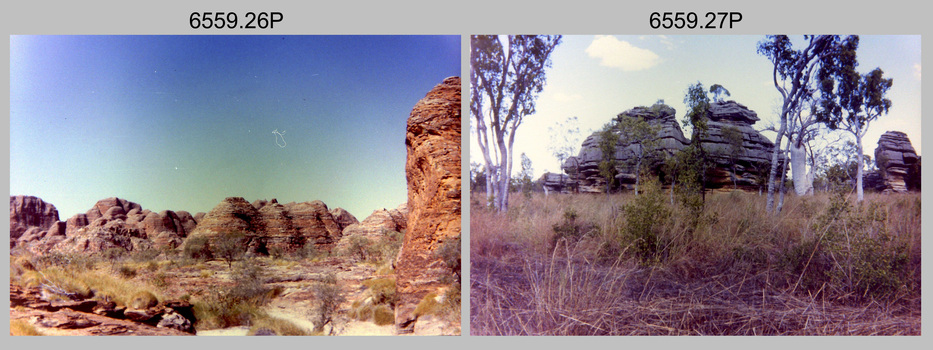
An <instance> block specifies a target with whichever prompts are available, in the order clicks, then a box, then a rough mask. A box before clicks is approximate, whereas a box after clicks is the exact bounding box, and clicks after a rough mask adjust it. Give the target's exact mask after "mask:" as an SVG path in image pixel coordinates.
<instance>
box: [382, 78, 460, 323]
mask: <svg viewBox="0 0 933 350" xmlns="http://www.w3.org/2000/svg"><path fill="white" fill-rule="evenodd" d="M460 116H461V114H460V78H459V77H451V78H447V79H445V80H444V82H443V83H441V84H440V85H438V86H435V87H434V89H432V90H431V91H430V92H428V94H427V95H426V96H425V97H424V98H423V99H421V101H418V103H417V104H416V105H415V107H414V109H413V110H412V112H411V115H410V117H409V118H408V125H407V133H406V135H405V145H406V146H407V149H408V156H407V161H406V163H405V177H406V179H407V180H408V222H407V231H406V233H405V241H404V243H403V244H402V249H401V251H400V252H399V257H398V263H397V264H396V284H397V290H398V295H399V302H398V304H397V306H396V310H395V323H396V326H397V327H398V330H399V332H400V333H410V332H412V331H413V330H414V327H415V322H416V321H417V319H418V315H416V314H415V313H414V311H415V307H416V306H417V305H418V303H419V302H420V301H421V300H422V299H423V298H425V297H426V296H428V295H429V294H430V293H439V291H440V288H442V286H443V285H442V283H441V279H442V277H443V276H445V275H449V274H450V271H449V268H448V267H447V266H446V264H445V262H444V261H443V260H442V259H441V258H440V257H439V256H438V255H437V254H436V253H435V252H436V251H437V250H438V249H439V248H440V247H441V246H442V245H443V244H444V243H445V242H447V241H451V240H457V239H458V238H459V236H460V208H461V206H460V204H461V198H460V186H461V174H460V141H461V131H460Z"/></svg>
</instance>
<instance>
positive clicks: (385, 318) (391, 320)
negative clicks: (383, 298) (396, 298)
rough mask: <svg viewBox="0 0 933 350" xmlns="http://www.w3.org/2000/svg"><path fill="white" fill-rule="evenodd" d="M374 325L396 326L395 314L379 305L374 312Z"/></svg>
mask: <svg viewBox="0 0 933 350" xmlns="http://www.w3.org/2000/svg"><path fill="white" fill-rule="evenodd" d="M372 313H373V323H375V324H377V325H379V326H388V325H390V324H395V312H393V311H392V309H390V308H389V307H387V306H385V305H377V306H376V307H374V308H373V310H372Z"/></svg>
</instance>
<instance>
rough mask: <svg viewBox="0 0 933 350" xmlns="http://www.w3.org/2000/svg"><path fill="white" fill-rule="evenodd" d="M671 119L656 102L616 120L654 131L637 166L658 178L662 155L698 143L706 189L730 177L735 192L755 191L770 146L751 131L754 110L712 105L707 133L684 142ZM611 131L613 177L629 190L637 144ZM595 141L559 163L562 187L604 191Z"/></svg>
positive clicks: (728, 104)
mask: <svg viewBox="0 0 933 350" xmlns="http://www.w3.org/2000/svg"><path fill="white" fill-rule="evenodd" d="M675 115H676V111H675V110H674V109H673V108H671V107H670V106H667V105H663V104H656V105H654V106H651V107H635V108H633V109H630V110H628V111H625V112H622V113H620V114H619V115H618V116H617V117H616V118H617V119H624V118H638V119H642V120H645V121H646V122H647V123H648V124H649V125H653V126H654V127H655V128H656V129H657V130H658V134H657V138H656V139H655V141H656V147H655V148H654V151H655V155H654V156H652V157H648V158H646V159H644V160H643V162H644V163H643V164H642V166H643V167H644V168H646V169H648V170H649V172H650V173H652V174H655V175H657V176H660V174H661V173H662V172H663V167H662V166H663V162H664V159H665V158H666V157H668V156H671V155H674V154H675V153H677V152H678V151H680V150H683V149H684V148H685V147H687V146H689V145H690V144H691V142H699V143H700V145H701V146H702V147H703V149H704V150H705V151H706V152H707V154H708V156H709V159H710V161H711V162H712V166H711V167H709V168H708V170H707V174H706V175H707V176H706V178H707V183H706V188H722V187H731V186H733V176H734V178H735V183H736V185H737V186H738V187H739V188H744V189H748V190H751V189H755V190H757V189H758V186H759V184H761V183H762V182H763V181H766V179H763V176H762V174H765V173H766V171H767V170H769V166H770V164H771V156H770V155H771V151H772V150H773V148H774V143H773V142H771V140H768V139H767V138H765V137H764V136H763V135H761V133H759V132H758V131H756V130H755V129H754V128H753V127H752V125H754V124H755V122H757V121H758V120H759V119H758V116H757V114H756V113H755V112H754V111H752V110H750V109H748V108H747V107H745V106H743V105H741V104H739V103H737V102H735V101H726V102H714V103H711V104H710V108H709V114H708V118H709V119H708V121H707V125H708V132H707V135H705V136H703V137H702V138H700V139H698V140H687V138H686V137H684V134H683V131H682V130H681V129H680V125H679V124H678V122H677V119H676V117H675ZM614 131H615V132H616V133H618V134H619V135H620V136H621V137H620V141H619V142H618V143H617V144H616V147H615V153H614V155H613V157H614V158H615V160H616V162H617V165H616V170H617V172H618V175H616V179H617V180H618V181H619V183H620V187H622V188H625V189H631V188H633V187H634V184H635V180H636V173H637V171H636V164H635V162H634V161H633V159H635V158H636V154H637V153H636V152H637V151H638V150H639V146H638V145H636V144H633V143H631V142H630V141H628V138H627V137H625V136H626V135H622V131H621V130H619V129H616V130H614ZM727 134H732V135H736V137H735V138H733V139H734V140H736V141H738V142H736V143H735V145H736V146H733V143H732V142H730V138H729V137H727ZM599 141H600V136H599V133H598V132H596V133H593V134H592V135H590V136H589V137H587V138H586V140H584V141H583V144H582V146H581V149H580V153H579V154H578V155H577V156H573V157H570V158H568V159H567V160H566V161H564V163H563V164H562V165H561V168H562V170H564V171H565V172H566V173H568V174H570V180H571V181H570V182H569V183H567V185H566V186H571V187H576V188H577V189H578V190H579V191H580V192H590V193H596V192H604V191H605V186H606V179H605V178H604V177H602V176H601V175H600V174H599V163H600V162H601V161H602V151H601V150H600V149H599ZM782 161H783V158H782ZM549 183H550V184H551V186H552V188H550V189H549V190H555V189H557V188H555V186H554V185H555V184H556V182H555V181H550V182H549Z"/></svg>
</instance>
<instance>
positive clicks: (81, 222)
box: [65, 213, 90, 237]
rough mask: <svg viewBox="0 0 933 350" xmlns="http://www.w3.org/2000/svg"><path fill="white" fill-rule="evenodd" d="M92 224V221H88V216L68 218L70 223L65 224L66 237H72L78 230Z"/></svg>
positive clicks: (78, 215)
mask: <svg viewBox="0 0 933 350" xmlns="http://www.w3.org/2000/svg"><path fill="white" fill-rule="evenodd" d="M88 224H90V221H88V220H87V214H83V213H82V214H75V215H74V216H72V217H70V218H68V221H66V222H65V236H69V237H70V236H72V235H74V233H75V232H76V231H78V229H81V228H83V227H85V226H87V225H88Z"/></svg>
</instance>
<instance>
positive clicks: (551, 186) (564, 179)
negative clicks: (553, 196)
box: [535, 173, 576, 193]
mask: <svg viewBox="0 0 933 350" xmlns="http://www.w3.org/2000/svg"><path fill="white" fill-rule="evenodd" d="M574 185H576V182H573V180H571V179H570V176H567V174H555V173H544V174H542V175H541V177H540V178H538V180H536V181H535V190H538V189H541V190H544V191H545V192H549V193H571V192H573V187H574Z"/></svg>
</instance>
